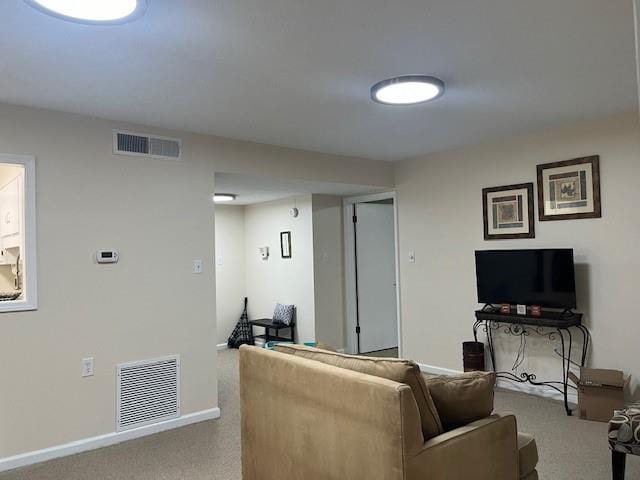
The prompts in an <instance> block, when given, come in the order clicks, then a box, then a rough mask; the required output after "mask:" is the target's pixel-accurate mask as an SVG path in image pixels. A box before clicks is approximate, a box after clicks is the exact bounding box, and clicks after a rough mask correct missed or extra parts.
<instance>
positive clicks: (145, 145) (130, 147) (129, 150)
mask: <svg viewBox="0 0 640 480" xmlns="http://www.w3.org/2000/svg"><path fill="white" fill-rule="evenodd" d="M181 151H182V140H180V139H179V138H167V137H159V136H157V135H147V134H144V133H133V132H125V131H122V130H114V131H113V153H115V154H117V155H136V156H143V157H152V158H170V159H173V160H180V158H181Z"/></svg>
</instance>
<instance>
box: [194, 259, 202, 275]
mask: <svg viewBox="0 0 640 480" xmlns="http://www.w3.org/2000/svg"><path fill="white" fill-rule="evenodd" d="M193 273H202V260H200V259H197V260H194V261H193Z"/></svg>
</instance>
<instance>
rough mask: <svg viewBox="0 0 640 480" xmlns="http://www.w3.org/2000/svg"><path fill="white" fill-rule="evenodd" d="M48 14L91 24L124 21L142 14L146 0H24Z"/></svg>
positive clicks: (145, 6)
mask: <svg viewBox="0 0 640 480" xmlns="http://www.w3.org/2000/svg"><path fill="white" fill-rule="evenodd" d="M24 1H25V2H27V3H28V4H29V5H31V6H32V7H34V8H37V9H38V10H40V11H41V12H44V13H46V14H48V15H52V16H54V17H58V18H61V19H63V20H69V21H71V22H78V23H89V24H92V25H105V24H107V25H109V24H117V23H125V22H130V21H132V20H135V19H136V18H139V17H140V16H142V14H143V13H144V12H145V10H146V8H147V0H24Z"/></svg>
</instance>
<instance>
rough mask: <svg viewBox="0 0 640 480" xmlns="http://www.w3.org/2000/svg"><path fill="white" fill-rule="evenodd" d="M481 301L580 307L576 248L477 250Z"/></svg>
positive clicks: (477, 270) (477, 279)
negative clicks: (574, 266) (577, 302)
mask: <svg viewBox="0 0 640 480" xmlns="http://www.w3.org/2000/svg"><path fill="white" fill-rule="evenodd" d="M476 281H477V284H478V302H479V303H485V304H486V303H489V304H501V303H508V304H511V305H514V304H520V305H540V306H541V307H548V308H564V309H571V308H576V286H575V273H574V269H573V249H570V248H564V249H546V250H481V251H476Z"/></svg>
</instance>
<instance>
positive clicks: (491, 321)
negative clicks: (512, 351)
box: [473, 307, 590, 416]
mask: <svg viewBox="0 0 640 480" xmlns="http://www.w3.org/2000/svg"><path fill="white" fill-rule="evenodd" d="M475 314H476V322H475V323H474V324H473V337H474V339H475V341H476V342H477V341H478V329H480V328H482V330H483V331H485V332H486V334H487V347H488V350H489V356H490V358H491V367H492V369H493V371H494V372H495V374H496V377H497V378H503V379H506V380H511V381H514V382H518V383H530V384H532V385H544V386H547V387H551V388H553V389H554V390H556V391H558V392H559V393H560V394H562V396H563V398H564V408H565V411H566V412H567V415H569V416H570V415H571V409H570V408H569V401H568V398H567V394H568V389H569V388H574V389H575V388H576V387H574V386H573V385H569V370H570V367H571V365H572V364H576V365H577V363H576V362H573V361H572V360H571V351H572V347H573V335H572V332H571V330H572V329H576V330H578V331H579V332H580V333H581V334H582V340H583V342H582V351H581V356H580V363H579V365H580V366H581V367H584V365H585V362H586V360H587V353H588V350H589V341H590V334H589V330H587V328H586V327H585V326H584V325H582V314H581V313H573V312H571V313H559V312H543V313H542V316H539V317H538V316H532V315H529V314H527V315H518V314H516V313H515V311H513V310H512V311H511V313H500V310H499V309H487V308H486V307H485V309H482V310H477V311H476V312H475ZM501 328H502V329H503V331H504V332H505V333H507V334H510V335H514V336H519V337H522V340H523V345H526V343H524V341H525V339H526V337H528V336H529V335H531V334H532V333H534V334H536V335H539V336H541V337H547V338H548V339H549V340H550V341H552V342H555V341H556V340H558V339H559V340H560V346H561V358H562V380H561V381H553V382H552V381H546V382H541V381H538V380H537V377H536V375H535V373H528V372H523V373H521V374H520V375H519V376H518V375H516V374H515V373H513V371H502V372H501V371H498V369H497V367H496V356H495V350H494V345H493V332H494V331H496V330H499V329H501ZM523 349H524V347H523ZM521 353H522V354H524V351H522V352H521ZM514 367H515V364H514ZM513 370H514V371H515V368H514V369H513Z"/></svg>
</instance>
